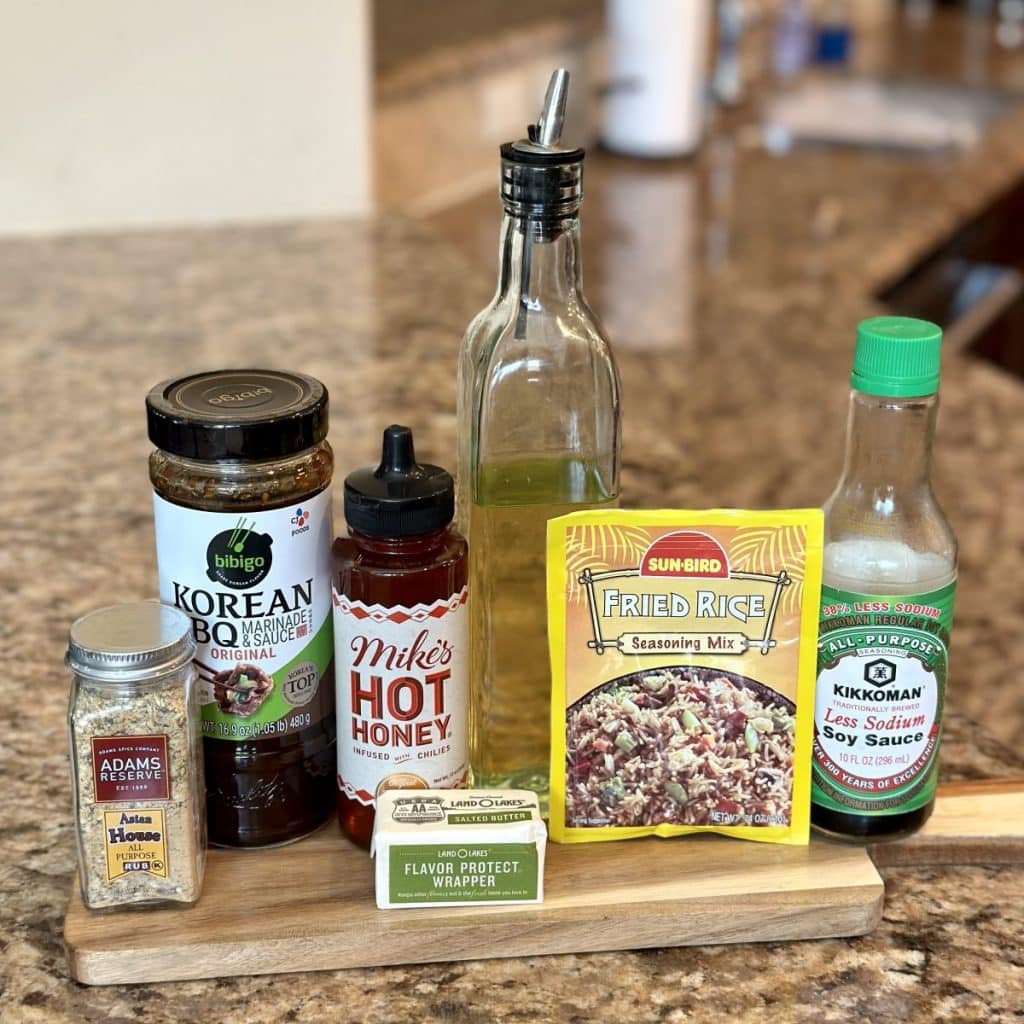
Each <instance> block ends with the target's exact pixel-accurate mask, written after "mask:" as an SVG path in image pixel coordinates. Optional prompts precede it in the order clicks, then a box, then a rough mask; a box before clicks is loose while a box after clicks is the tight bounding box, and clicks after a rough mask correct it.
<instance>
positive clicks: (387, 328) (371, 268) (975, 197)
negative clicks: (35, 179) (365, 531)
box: [0, 112, 1024, 1024]
mask: <svg viewBox="0 0 1024 1024" xmlns="http://www.w3.org/2000/svg"><path fill="white" fill-rule="evenodd" d="M1022 139H1024V114H1022V113H1020V112H1016V113H1012V114H1010V115H1008V116H1007V117H1005V118H1003V119H1002V120H1001V121H1000V122H998V123H997V124H996V125H994V126H993V127H992V129H991V130H990V131H989V132H988V134H987V135H986V138H985V140H984V141H983V143H982V144H981V145H980V146H979V147H977V148H976V149H975V150H973V151H971V152H969V153H966V154H961V155H956V156H948V157H944V158H941V159H935V160H928V161H921V160H912V159H909V158H906V157H896V156H881V155H878V154H859V153H837V152H828V151H806V152H803V151H801V152H798V153H795V154H792V155H790V156H788V157H785V158H782V159H777V158H772V157H769V156H766V155H765V154H763V153H761V152H759V151H757V150H754V149H750V148H747V147H746V146H745V145H744V143H743V140H742V133H741V132H740V133H733V132H731V130H730V129H729V128H728V126H723V127H722V128H721V129H720V130H719V131H717V132H716V134H715V135H714V136H713V138H712V139H711V141H710V143H709V145H708V147H707V148H706V149H705V151H704V153H703V154H702V156H701V157H700V158H699V160H697V161H696V162H694V163H692V164H686V165H659V166H657V167H651V166H648V167H644V166H637V165H632V164H628V163H626V162H619V161H614V160H611V159H608V160H606V161H603V162H602V161H598V162H596V163H595V165H594V166H595V168H596V170H595V173H594V174H593V175H592V176H591V178H590V179H588V180H589V186H588V187H589V188H590V196H589V198H588V200H587V203H588V207H587V214H588V215H589V219H588V220H587V222H586V224H587V231H588V235H587V238H588V242H587V245H588V250H587V256H586V260H587V276H588V281H589V282H590V284H591V285H592V288H590V289H589V290H590V292H591V295H592V297H593V300H594V302H595V305H596V306H597V307H598V309H599V310H600V311H601V312H602V313H604V314H605V315H606V318H607V319H608V321H609V323H610V324H611V326H612V333H613V336H614V337H615V338H616V341H617V345H618V347H617V353H618V357H619V361H620V366H621V370H622V376H623V381H624V406H625V417H626V419H625V423H626V436H625V473H624V487H625V500H626V501H627V502H629V503H632V504H642V505H681V506H686V505H689V506H698V507H700V506H708V505H712V504H713V505H741V506H742V505H755V506H757V505H779V504H784V505H801V504H818V503H820V501H821V498H822V496H823V492H824V491H826V490H827V489H828V486H829V485H830V482H831V481H832V480H833V479H834V477H835V476H836V474H837V472H838V468H839V460H840V455H841V447H842V433H843V420H844V415H845V401H846V376H847V374H848V364H849V358H850V352H851V348H852V332H853V328H854V325H855V323H856V321H857V320H858V319H859V318H860V317H861V316H863V315H866V314H869V313H871V312H875V311H877V309H878V307H877V305H876V303H875V302H874V301H873V300H872V299H871V292H872V289H873V288H874V287H875V286H876V285H877V284H878V283H880V282H881V281H884V280H886V279H887V278H888V277H890V276H892V275H894V274H896V273H898V272H899V271H900V270H901V269H902V268H903V267H905V266H906V265H907V264H908V263H909V262H910V261H912V260H913V258H914V257H915V256H916V255H918V254H919V253H921V252H924V251H925V250H927V248H928V247H929V246H931V245H933V244H934V243H935V242H936V241H937V240H939V239H940V238H941V237H942V235H943V234H945V233H946V232H948V231H949V230H950V229H952V228H953V227H954V226H955V225H956V223H957V222H958V221H960V220H962V219H963V218H964V217H966V216H968V215H969V214H970V213H972V212H974V211H975V210H977V209H978V208H979V207H980V206H981V205H983V204H984V203H985V202H986V201H987V200H988V199H990V198H991V197H993V196H995V195H996V194H998V193H999V191H1000V190H1002V189H1004V188H1006V187H1008V186H1009V185H1010V184H1011V183H1013V182H1014V181H1016V180H1018V179H1019V178H1021V177H1024V143H1022V141H1021V140H1022ZM730 182H731V184H729V183H730ZM727 186H728V187H727ZM623 197H625V198H623ZM496 230H497V224H496V204H495V203H494V202H493V200H488V205H487V206H486V207H485V208H483V213H481V212H480V211H479V210H477V209H476V207H475V206H474V205H473V204H468V205H467V206H466V207H465V208H464V209H461V210H459V211H453V212H452V214H451V215H450V216H446V217H442V218H439V219H438V221H437V222H435V223H432V224H428V225H421V224H414V223H411V222H409V221H406V220H403V219H399V218H390V217H380V218H378V219H375V220H372V221H367V222H359V223H334V224H329V223H327V224H308V225H285V226H274V227H263V228H236V229H220V230H207V231H174V232H159V233H134V234H118V235H93V236H83V237H75V238H59V239H48V240H34V241H32V240H29V241H2V242H0V343H2V344H0V369H2V371H3V372H2V377H0V397H2V400H3V409H4V431H3V437H2V444H3V450H4V453H5V456H6V458H5V463H4V465H5V468H6V473H5V479H4V491H3V496H4V515H3V516H2V517H0V584H2V586H0V635H2V637H3V641H4V644H5V648H6V649H7V651H8V667H7V670H6V671H5V672H4V674H3V676H2V677H0V697H2V699H0V750H2V756H0V792H2V794H3V800H2V804H0V844H2V858H0V901H2V907H0V919H2V925H3V927H2V929H0V1021H2V1022H3V1024H7V1022H12V1024H14V1022H18V1024H20V1022H22V1021H24V1022H32V1021H41V1022H54V1021H110V1022H119V1021H127V1020H133V1021H134V1020H148V1021H156V1022H164V1021H167V1022H171V1021H174V1022H180V1021H189V1020H198V1019H216V1020H223V1021H236V1020H237V1021H253V1022H257V1021H310V1022H319V1021H322V1020H325V1019H334V1018H335V1017H337V1016H339V1015H340V1014H343V1015H344V1018H345V1019H346V1020H347V1021H351V1022H353V1024H356V1022H367V1024H369V1022H374V1024H378V1022H379V1024H388V1022H395V1024H398V1022H407V1021H411V1020H417V1021H424V1022H428V1021H429V1022H432V1021H465V1022H480V1024H485V1022H487V1024H489V1022H504V1021H517V1020H520V1021H527V1020H529V1021H552V1022H553V1021H558V1022H572V1021H581V1022H582V1021H616V1022H618V1021H622V1020H625V1019H629V1020H631V1021H636V1022H638V1024H641V1022H647V1021H676V1022H682V1021H729V1022H742V1021H748V1020H749V1021H753V1020H765V1019H778V1020H780V1021H790V1020H793V1021H803V1020H807V1021H812V1020H813V1021H823V1022H828V1021H837V1022H838V1021H844V1022H845V1021H847V1020H850V1019H863V1020H870V1021H873V1022H881V1021H889V1020H893V1021H901V1022H905V1024H918V1022H922V1024H924V1022H933V1021H949V1022H953V1021H957V1022H961V1021H962V1022H967V1021H985V1022H992V1024H1009V1022H1011V1021H1021V1020H1022V1019H1024V949H1022V935H1024V866H1004V867H977V866H974V867H959V868H947V869H931V868H929V869H913V868H887V869H885V871H884V874H885V878H886V889H887V897H886V907H885V913H884V919H883V922H882V924H881V925H880V926H879V927H878V928H877V929H876V931H874V932H873V933H872V934H871V935H869V936H865V937H863V938H858V939H844V940H828V941H819V942H804V943H794V944H781V943H780V944H771V943H769V944H764V945H745V946H722V947H705V948H678V949H668V950H651V951H646V952H638V953H615V954H588V955H579V956H556V957H548V958H534V959H526V960H510V961H478V962H471V963H462V964H450V965H447V964H446V965H434V966H429V965H428V966H422V967H394V968H387V969H376V970H370V971H350V972H325V973H313V974H301V975H286V976H274V977H259V978H247V977H241V978H232V979H222V980H218V981H205V982H190V983H176V984H168V985H150V986H138V987H116V986H115V987H110V988H98V989H89V988H85V987H82V986H79V985H77V984H75V983H74V982H72V981H70V980H69V979H68V976H67V972H66V965H65V961H64V953H63V949H62V945H61V926H62V917H63V913H64V908H65V905H66V901H67V894H68V891H69V886H70V884H71V879H72V874H73V870H74V849H73V842H72V829H71V825H70V813H69V779H68V771H67V763H66V755H65V742H66V741H65V731H64V730H65V725H64V716H65V709H66V699H67V686H68V678H67V675H66V673H65V671H64V669H63V668H62V665H61V658H62V655H63V650H64V647H65V643H66V638H67V629H68V626H69V624H70V622H71V621H72V620H73V619H74V618H75V617H76V616H78V615H80V614H82V613H83V612H85V611H88V610H89V609H91V608H94V607H97V606H99V605H102V604H105V603H109V602H114V601H121V600H131V599H137V598H146V597H151V596H153V594H154V593H155V588H156V573H155V561H154V553H153V536H152V522H151V507H150V494H149V484H148V478H147V473H146V455H147V452H148V448H149V445H148V442H147V440H146V437H145V417H144V410H143V404H142V402H143V396H144V394H145V392H146V391H147V389H148V388H149V387H150V385H152V384H153V383H154V382H156V381H157V380H160V379H162V378H165V377H169V376H171V375H174V374H179V373H184V372H188V371H191V370H196V369H199V368H206V367H210V366H218V365H244V364H261V363H265V364H272V365H278V366H285V367H294V368H296V369H302V370H304V371H307V372H309V373H312V374H314V375H315V376H317V377H320V378H321V379H322V380H324V381H325V382H326V383H327V385H328V387H329V388H330V391H331V397H332V428H331V441H332V444H333V445H334V447H335V451H336V457H337V465H338V467H339V471H340V472H344V471H347V470H348V469H349V468H351V467H353V466H356V465H362V464H366V463H369V462H370V461H371V460H372V459H373V457H374V455H375V454H376V448H377V445H378V438H379V430H380V428H381V427H382V426H383V425H384V424H386V423H387V422H390V421H392V420H394V419H396V418H399V419H402V420H404V421H406V422H409V423H410V424H411V425H412V426H414V427H415V429H416V430H417V447H418V452H419V453H420V454H421V456H423V457H425V458H427V459H429V460H430V461H438V462H441V463H443V464H448V465H451V464H452V462H453V443H454V433H455V418H454V359H455V353H456V350H457V346H458V342H459V338H460V336H461V334H462V331H463V329H464V327H465V325H466V323H467V321H468V319H469V318H470V316H471V315H472V314H473V313H474V312H475V311H476V309H477V308H478V307H479V306H480V305H481V303H482V302H483V301H486V298H487V297H488V294H489V292H490V289H491V287H492V282H491V280H490V275H489V273H488V272H486V271H482V270H481V267H480V265H479V260H478V259H477V258H476V257H475V251H476V249H475V247H476V245H477V240H478V239H479V238H482V237H485V236H486V238H487V242H488V246H489V247H493V245H494V240H495V237H496ZM440 236H445V237H444V240H442V239H441V237H440ZM460 250H461V251H460ZM467 256H469V257H471V258H467ZM943 387H944V391H943V412H942V416H941V425H940V431H939V438H938V442H937V451H938V453H939V455H938V461H937V467H936V486H937V489H938V490H939V493H940V495H941V497H942V498H943V501H944V503H945V505H946V507H947V510H948V512H949V515H950V518H951V519H952V521H953V523H954V526H955V527H956V529H957V531H958V533H959V535H960V539H961V542H962V563H961V565H962V582H961V590H960V601H959V609H958V616H957V626H956V641H955V650H954V658H955V663H954V681H953V684H952V686H953V690H952V694H951V703H952V705H953V707H954V711H953V712H952V713H951V714H950V716H949V719H948V736H947V740H946V743H945V746H944V769H943V770H944V775H945V777H946V778H985V777H1005V776H1017V777H1020V776H1024V759H1022V757H1021V756H1020V754H1019V753H1018V752H1017V751H1016V750H1014V749H1011V747H1010V746H1009V745H1008V743H1005V742H1001V741H1000V739H999V738H997V737H995V736H993V735H992V734H991V732H990V731H989V730H987V729H985V728H983V727H982V726H980V725H979V724H978V723H977V721H975V719H976V718H978V717H981V716H982V715H986V716H987V715H991V721H992V723H993V724H994V725H995V726H996V727H997V728H996V731H997V732H1000V735H1001V736H1002V738H1003V740H1007V741H1009V740H1012V737H1013V735H1014V734H1015V732H1016V731H1017V730H1019V728H1020V726H1021V724H1024V711H1022V709H1021V702H1022V700H1024V698H1022V697H1021V695H1020V692H1019V688H1017V691H1018V692H1016V693H1014V692H1013V681H1015V680H1017V679H1019V678H1021V672H1022V669H1024V664H1022V659H1024V645H1022V644H1021V642H1020V640H1021V636H1020V633H1021V621H1022V611H1024V609H1022V604H1021V597H1020V594H1019V591H1018V589H1017V585H1016V584H1017V581H1018V580H1019V579H1020V578H1021V576H1022V573H1024V520H1022V519H1021V517H1020V516H1019V515H1014V511H1015V509H1016V508H1018V507H1019V506H1020V505H1021V504H1022V503H1024V501H1022V499H1024V492H1022V488H1024V484H1022V481H1024V385H1022V384H1021V383H1020V382H1018V381H1016V380H1014V379H1012V378H1010V377H1008V376H1005V375H1003V374H1002V373H1001V372H1000V371H999V370H997V369H995V368H993V367H990V366H988V365H986V364H985V363H983V362H980V361H978V360H975V359H973V358H972V357H970V356H969V355H968V354H965V353H956V352H954V353H950V354H949V356H948V358H947V360H946V365H945V369H944V385H943ZM339 511H340V510H339ZM336 518H337V519H338V521H339V522H340V515H338V516H337V517H336ZM993 707H994V708H995V711H992V710H991V709H992V708H993ZM1014 716H1018V717H1014ZM986 720H988V719H986ZM1000 726H1002V729H1000ZM1011 727H1012V729H1011Z"/></svg>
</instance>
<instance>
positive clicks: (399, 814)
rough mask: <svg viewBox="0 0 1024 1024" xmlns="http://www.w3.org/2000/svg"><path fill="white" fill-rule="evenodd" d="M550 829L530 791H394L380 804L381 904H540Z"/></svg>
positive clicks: (375, 852) (376, 843) (376, 853)
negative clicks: (548, 830)
mask: <svg viewBox="0 0 1024 1024" xmlns="http://www.w3.org/2000/svg"><path fill="white" fill-rule="evenodd" d="M546 843H547V829H546V828H545V827H544V822H543V821H542V820H541V816H540V808H539V807H538V804H537V794H536V793H532V792H530V791H529V790H525V789H497V790H484V789H405V790H402V789H393V790H388V791H386V792H384V793H381V794H380V796H379V797H378V798H377V814H376V819H375V821H374V827H373V840H372V842H371V844H370V853H371V855H372V856H373V857H374V858H375V859H376V889H377V906H378V907H379V908H380V909H381V910H387V909H389V908H394V907H438V906H447V907H459V906H474V905H476V904H479V903H490V904H500V903H540V902H541V901H542V900H543V899H544V847H545V844H546Z"/></svg>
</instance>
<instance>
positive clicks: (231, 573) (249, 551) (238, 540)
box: [206, 518, 274, 590]
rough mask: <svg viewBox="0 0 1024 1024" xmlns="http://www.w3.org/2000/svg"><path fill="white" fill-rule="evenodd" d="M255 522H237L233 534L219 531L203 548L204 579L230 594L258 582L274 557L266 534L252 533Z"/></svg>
mask: <svg viewBox="0 0 1024 1024" xmlns="http://www.w3.org/2000/svg"><path fill="white" fill-rule="evenodd" d="M255 525H256V523H255V521H253V522H251V523H248V524H247V523H246V521H245V519H244V518H241V519H239V520H238V523H237V524H236V525H235V528H234V529H233V530H223V531H221V532H220V533H218V534H217V535H216V536H215V537H214V538H213V540H211V541H210V543H209V545H207V548H206V575H207V576H208V577H209V578H210V579H211V580H213V581H214V582H215V583H223V584H224V586H226V587H231V588H232V590H245V589H247V588H248V587H254V586H256V584H257V583H260V582H262V581H263V580H264V579H265V578H266V576H267V573H268V572H270V566H271V563H272V562H273V560H274V556H273V554H272V553H271V550H270V546H271V544H273V543H274V538H273V537H271V536H270V534H269V533H253V532H252V528H253V527H254V526H255Z"/></svg>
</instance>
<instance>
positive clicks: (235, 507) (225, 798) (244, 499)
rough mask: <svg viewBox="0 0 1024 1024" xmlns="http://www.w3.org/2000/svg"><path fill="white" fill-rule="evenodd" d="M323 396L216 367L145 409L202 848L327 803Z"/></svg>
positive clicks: (318, 817) (281, 375)
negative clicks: (192, 675)
mask: <svg viewBox="0 0 1024 1024" xmlns="http://www.w3.org/2000/svg"><path fill="white" fill-rule="evenodd" d="M327 404H328V396H327V389H326V388H325V387H324V386H323V384H321V383H320V382H319V381H317V380H314V379H313V378H312V377H307V376H305V375H303V374H298V373H285V372H279V371H271V370H217V371H213V372H208V373H201V374H194V375H192V376H188V377H182V378H180V379H177V380H171V381H165V382H164V383H162V384H159V385H157V386H156V387H155V388H153V389H152V391H150V393H149V395H148V396H147V398H146V411H147V418H148V426H149V438H150V440H151V441H152V442H153V443H154V444H155V445H156V450H155V451H154V452H153V453H152V454H151V456H150V460H149V470H150V479H151V480H152V482H153V488H154V491H155V494H154V499H153V501H154V512H155V517H156V544H157V562H158V564H159V572H160V596H161V599H162V600H163V601H165V602H167V603H168V604H172V605H175V606H176V607H178V608H180V609H181V610H182V611H184V612H186V613H187V614H188V615H189V617H190V618H191V619H192V623H193V632H194V636H195V640H196V643H197V645H198V658H197V662H196V663H197V665H198V666H199V671H200V676H201V683H200V689H201V696H200V703H201V705H202V713H203V747H204V752H205V760H206V781H207V810H208V821H209V830H210V841H211V842H213V843H216V844H218V845H222V846H246V847H254V846H268V845H273V844H277V843H283V842H289V841H291V840H293V839H298V838H300V837H301V836H303V835H306V834H307V833H308V832H311V831H313V830H314V829H315V828H317V827H319V826H320V825H321V824H323V822H324V821H326V820H327V818H328V816H329V815H330V813H331V811H332V808H333V805H334V790H335V783H334V761H335V753H334V751H335V723H334V668H333V637H332V629H331V573H330V548H331V540H332V527H331V491H330V483H331V474H332V471H333V456H332V453H331V448H330V445H329V444H328V443H327V440H326V437H327Z"/></svg>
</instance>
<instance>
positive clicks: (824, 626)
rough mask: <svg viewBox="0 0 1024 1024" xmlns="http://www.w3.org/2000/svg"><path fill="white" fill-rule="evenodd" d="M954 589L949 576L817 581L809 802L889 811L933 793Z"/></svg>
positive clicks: (846, 808) (922, 801)
mask: <svg viewBox="0 0 1024 1024" xmlns="http://www.w3.org/2000/svg"><path fill="white" fill-rule="evenodd" d="M955 592H956V582H955V581H953V582H951V583H949V584H948V585H947V586H945V587H942V588H941V589H939V590H934V591H931V592H930V593H927V594H916V595H910V596H908V595H899V596H896V595H892V594H886V595H877V594H876V595H869V594H855V593H850V592H847V591H842V590H837V589H835V588H833V587H829V586H825V587H823V588H822V593H821V599H822V604H821V620H820V629H819V638H818V683H817V690H816V696H815V714H814V772H813V777H812V799H813V800H814V802H815V804H817V805H819V806H821V807H826V808H829V809H831V810H835V811H843V812H846V813H853V814H876V815H886V814H902V813H905V812H907V811H913V810H916V809H917V808H919V807H923V806H925V805H926V804H928V803H929V802H930V801H931V800H932V798H933V797H934V795H935V786H936V782H937V780H938V769H939V757H938V754H939V743H940V740H941V736H942V710H943V704H944V702H945V691H946V675H947V667H948V658H949V632H950V628H951V626H952V620H953V600H954V596H955Z"/></svg>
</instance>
